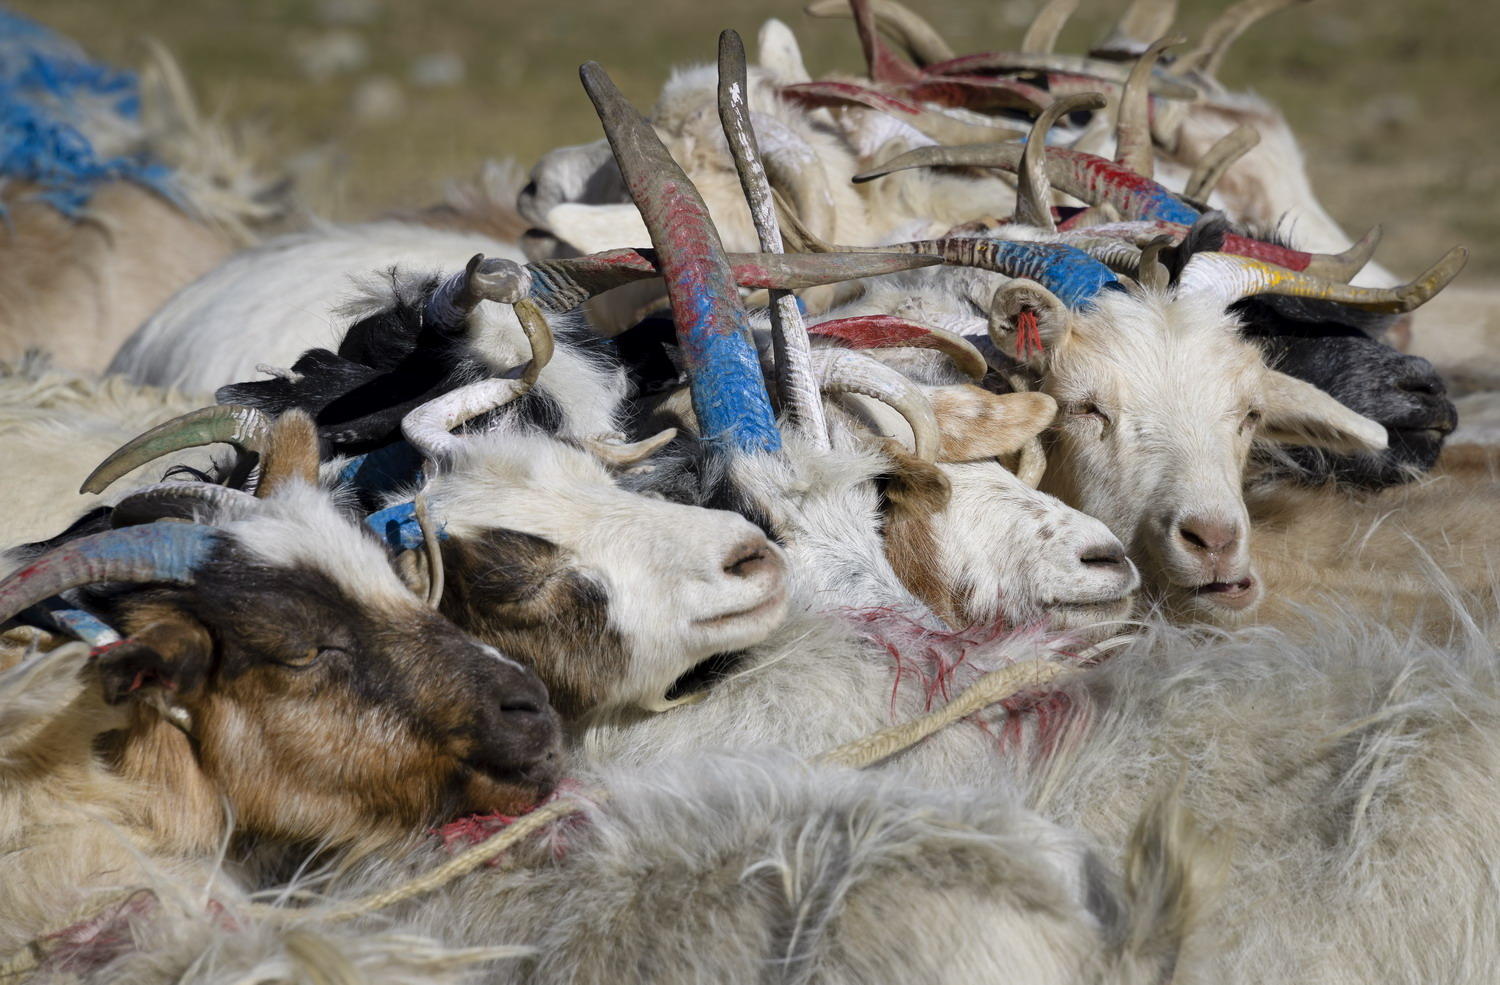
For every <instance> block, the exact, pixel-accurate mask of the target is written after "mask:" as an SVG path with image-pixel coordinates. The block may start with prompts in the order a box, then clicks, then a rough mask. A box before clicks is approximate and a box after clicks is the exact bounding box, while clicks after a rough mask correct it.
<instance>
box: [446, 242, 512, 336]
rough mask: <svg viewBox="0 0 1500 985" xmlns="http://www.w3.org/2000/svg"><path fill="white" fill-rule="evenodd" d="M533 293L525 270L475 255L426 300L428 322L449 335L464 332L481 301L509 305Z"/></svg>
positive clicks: (503, 260)
mask: <svg viewBox="0 0 1500 985" xmlns="http://www.w3.org/2000/svg"><path fill="white" fill-rule="evenodd" d="M530 289H531V275H530V274H529V273H528V272H527V270H526V268H525V267H522V266H521V265H520V264H518V263H515V262H514V261H511V260H505V259H502V258H500V257H489V258H486V257H485V255H484V254H483V253H476V254H474V255H473V256H472V257H470V258H469V262H468V264H467V265H466V266H465V267H464V269H463V270H461V271H459V272H458V273H456V274H454V275H453V276H452V277H449V278H448V279H447V280H445V281H443V282H442V283H441V284H439V285H438V288H437V290H435V291H433V292H432V297H430V298H428V299H427V308H426V312H425V320H426V321H427V323H428V324H430V325H434V326H437V327H438V328H441V329H443V330H444V331H447V332H455V331H458V330H459V329H461V328H463V327H464V325H465V323H466V322H467V320H468V317H469V315H470V313H471V312H473V310H474V309H475V308H477V307H478V306H479V302H481V301H499V302H505V303H510V302H514V301H517V300H519V299H521V298H524V297H525V296H526V295H527V294H528V293H529V292H530Z"/></svg>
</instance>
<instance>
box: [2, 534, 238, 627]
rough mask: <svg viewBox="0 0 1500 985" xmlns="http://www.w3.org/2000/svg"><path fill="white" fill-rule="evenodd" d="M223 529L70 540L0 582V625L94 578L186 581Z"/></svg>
mask: <svg viewBox="0 0 1500 985" xmlns="http://www.w3.org/2000/svg"><path fill="white" fill-rule="evenodd" d="M221 534H222V531H220V530H218V529H216V528H214V527H209V526H205V525H203V524H200V523H151V524H147V525H145V526H142V527H128V528H126V529H124V530H106V531H104V532H103V533H98V534H90V535H89V536H87V537H79V538H77V539H76V540H71V541H69V542H68V543H66V544H64V545H63V546H61V547H58V548H56V549H54V550H52V551H49V552H48V553H46V554H44V555H42V556H41V557H39V558H36V559H35V560H33V561H32V562H31V563H29V564H27V565H25V566H24V567H22V568H21V569H20V570H19V571H16V572H14V573H13V574H11V575H10V576H9V577H7V578H6V579H5V580H4V581H0V623H4V622H7V621H8V620H10V619H14V618H15V616H16V614H17V613H19V612H21V611H22V610H24V609H28V608H30V607H31V606H33V605H36V604H37V603H38V602H42V601H45V600H46V599H49V598H51V597H52V596H54V595H56V594H58V593H59V592H65V591H67V590H68V589H70V588H77V587H79V586H80V585H93V584H97V583H99V582H108V581H118V582H132V583H142V582H170V583H172V584H177V585H191V584H192V583H193V579H194V577H195V574H196V571H197V569H198V566H199V565H201V564H203V562H205V561H207V560H208V559H209V558H210V557H211V556H212V555H213V552H214V548H215V546H216V545H217V544H218V541H219V537H220V536H221Z"/></svg>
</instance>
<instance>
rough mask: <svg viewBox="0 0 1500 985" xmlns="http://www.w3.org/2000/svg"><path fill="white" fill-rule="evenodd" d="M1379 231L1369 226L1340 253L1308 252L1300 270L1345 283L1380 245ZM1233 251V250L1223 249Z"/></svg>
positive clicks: (1351, 278) (1363, 266) (1359, 269)
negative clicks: (1305, 263) (1365, 231)
mask: <svg viewBox="0 0 1500 985" xmlns="http://www.w3.org/2000/svg"><path fill="white" fill-rule="evenodd" d="M1380 236H1381V231H1380V227H1379V226H1378V225H1376V226H1371V227H1370V231H1369V232H1367V233H1365V234H1364V235H1363V236H1361V237H1360V238H1359V239H1358V240H1357V241H1356V242H1355V243H1354V244H1352V245H1351V246H1350V247H1349V248H1348V249H1347V250H1345V251H1343V252H1342V253H1309V254H1308V256H1309V257H1310V258H1311V259H1309V260H1308V262H1307V266H1305V267H1303V268H1302V272H1303V273H1304V274H1307V275H1308V276H1309V277H1322V278H1325V279H1327V280H1336V281H1341V282H1343V283H1345V284H1347V283H1349V281H1351V280H1353V279H1354V276H1355V275H1356V274H1358V273H1359V272H1360V271H1361V270H1363V269H1365V264H1367V263H1369V262H1370V258H1371V257H1373V256H1374V255H1375V250H1376V248H1377V247H1379V246H1380ZM1225 252H1226V253H1233V252H1234V251H1233V250H1225Z"/></svg>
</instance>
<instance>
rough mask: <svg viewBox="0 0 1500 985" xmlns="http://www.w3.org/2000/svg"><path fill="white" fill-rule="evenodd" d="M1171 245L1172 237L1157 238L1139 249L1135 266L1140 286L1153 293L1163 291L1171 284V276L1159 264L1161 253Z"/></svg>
mask: <svg viewBox="0 0 1500 985" xmlns="http://www.w3.org/2000/svg"><path fill="white" fill-rule="evenodd" d="M1171 245H1172V237H1170V236H1157V237H1156V238H1155V239H1153V240H1152V241H1151V242H1149V243H1147V244H1146V245H1145V246H1143V247H1141V255H1140V260H1139V262H1138V263H1137V264H1136V279H1137V280H1138V281H1140V283H1141V286H1142V287H1145V288H1148V289H1149V290H1153V291H1165V290H1166V289H1167V286H1168V285H1169V284H1170V283H1171V280H1172V278H1171V275H1170V274H1168V273H1167V268H1166V265H1164V264H1163V263H1162V262H1161V259H1160V256H1161V251H1162V250H1164V249H1166V248H1167V247H1169V246H1171Z"/></svg>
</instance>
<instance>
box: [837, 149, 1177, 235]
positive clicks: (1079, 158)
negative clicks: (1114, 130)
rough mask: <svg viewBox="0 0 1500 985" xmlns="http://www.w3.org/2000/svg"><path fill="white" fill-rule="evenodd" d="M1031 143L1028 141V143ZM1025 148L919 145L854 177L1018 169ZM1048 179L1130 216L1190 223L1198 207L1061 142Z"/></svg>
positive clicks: (1051, 152) (1050, 157)
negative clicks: (936, 170)
mask: <svg viewBox="0 0 1500 985" xmlns="http://www.w3.org/2000/svg"><path fill="white" fill-rule="evenodd" d="M1029 143H1030V142H1029V141H1028V144H1029ZM1024 150H1025V148H1023V147H1021V146H1020V145H1017V144H970V145H968V146H962V147H918V148H916V149H915V150H910V151H907V152H906V153H904V154H900V155H898V156H896V157H894V158H892V159H891V160H889V161H886V162H885V163H883V164H880V165H877V166H876V167H874V168H871V169H870V170H868V171H865V172H864V173H862V174H857V175H855V176H854V180H855V181H857V182H859V181H870V180H872V179H875V178H881V177H884V176H885V175H888V174H890V173H892V172H894V171H902V170H905V169H907V168H931V167H980V168H999V169H1001V170H1003V171H1011V172H1018V171H1019V170H1020V168H1021V161H1022V154H1023V153H1024ZM1046 168H1047V179H1048V181H1049V182H1050V183H1051V184H1052V185H1053V187H1055V188H1059V189H1061V190H1062V191H1064V192H1067V193H1068V194H1069V195H1072V196H1073V197H1074V198H1077V199H1080V200H1082V201H1084V202H1088V203H1089V204H1090V205H1100V204H1103V203H1105V202H1108V203H1109V204H1110V205H1113V206H1114V207H1115V208H1116V209H1118V210H1119V212H1120V214H1121V215H1123V216H1126V217H1127V218H1131V219H1162V220H1166V221H1168V222H1178V223H1182V224H1183V225H1192V224H1193V223H1194V222H1197V221H1198V218H1199V215H1198V211H1197V210H1196V209H1194V208H1192V207H1191V206H1189V205H1186V204H1184V203H1183V202H1181V201H1179V200H1178V199H1177V197H1176V196H1175V195H1173V194H1172V193H1171V192H1169V191H1167V189H1165V188H1163V187H1162V186H1161V185H1159V184H1157V183H1156V182H1154V181H1144V180H1142V178H1141V176H1140V175H1138V174H1134V173H1133V172H1131V171H1130V170H1129V169H1127V168H1123V167H1121V166H1120V165H1118V164H1116V163H1115V162H1114V161H1110V160H1107V159H1105V158H1102V157H1095V156H1094V155H1093V154H1080V153H1078V152H1077V151H1070V150H1067V149H1066V148H1062V147H1049V148H1048V149H1047V164H1046Z"/></svg>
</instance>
